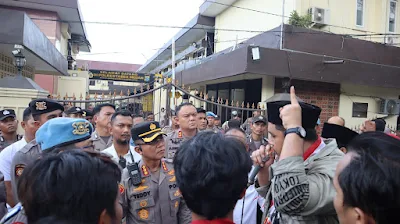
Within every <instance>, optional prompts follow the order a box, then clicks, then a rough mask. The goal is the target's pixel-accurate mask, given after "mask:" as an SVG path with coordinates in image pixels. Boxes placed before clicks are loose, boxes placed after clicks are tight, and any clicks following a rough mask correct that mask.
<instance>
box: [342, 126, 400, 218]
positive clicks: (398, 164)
mask: <svg viewBox="0 0 400 224" xmlns="http://www.w3.org/2000/svg"><path fill="white" fill-rule="evenodd" d="M347 150H348V153H354V156H353V157H352V158H351V161H350V163H349V164H348V165H347V166H346V167H345V168H344V169H343V170H342V172H341V173H340V174H339V176H338V183H339V185H340V188H341V189H342V191H343V204H344V205H345V206H350V207H358V208H360V209H361V210H362V211H363V212H365V213H366V214H367V215H369V216H372V217H373V219H374V220H375V222H376V223H391V222H393V220H399V219H400V214H399V212H398V211H399V209H400V191H399V190H398V189H399V188H400V140H398V139H396V138H394V137H392V136H389V135H387V134H385V133H383V132H367V133H363V134H360V135H358V136H356V137H355V138H354V139H353V140H352V141H351V142H350V144H349V145H348V147H347Z"/></svg>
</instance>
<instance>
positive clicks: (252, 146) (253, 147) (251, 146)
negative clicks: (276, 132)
mask: <svg viewBox="0 0 400 224" xmlns="http://www.w3.org/2000/svg"><path fill="white" fill-rule="evenodd" d="M267 144H268V141H267V140H266V139H265V138H264V137H263V138H261V145H267ZM247 145H248V146H249V153H250V155H251V153H253V152H254V151H256V150H258V148H259V147H257V146H256V143H255V142H254V140H253V138H252V137H251V135H248V136H247Z"/></svg>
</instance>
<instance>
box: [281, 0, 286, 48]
mask: <svg viewBox="0 0 400 224" xmlns="http://www.w3.org/2000/svg"><path fill="white" fill-rule="evenodd" d="M284 24H285V0H282V24H281V44H280V45H281V46H280V49H281V50H283V25H284Z"/></svg>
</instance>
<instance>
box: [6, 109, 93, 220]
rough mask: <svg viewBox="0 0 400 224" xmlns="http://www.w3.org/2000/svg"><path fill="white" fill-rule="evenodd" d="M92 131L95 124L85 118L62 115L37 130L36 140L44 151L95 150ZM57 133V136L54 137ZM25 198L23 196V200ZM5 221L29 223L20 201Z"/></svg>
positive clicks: (19, 172) (20, 170) (20, 172)
mask: <svg viewBox="0 0 400 224" xmlns="http://www.w3.org/2000/svg"><path fill="white" fill-rule="evenodd" d="M92 132H93V126H92V125H91V124H90V123H89V122H88V121H87V120H85V119H81V118H65V117H60V118H55V119H52V120H49V121H47V122H46V123H45V124H43V125H42V126H41V127H40V128H39V130H38V131H37V132H36V142H37V143H38V144H39V145H40V150H41V151H42V152H43V153H57V152H60V151H64V150H69V149H91V150H93V143H92V140H91V134H92ZM56 135H57V138H55V137H54V136H56ZM37 158H39V156H37V157H36V159H37ZM22 171H23V169H21V168H20V169H17V170H16V171H15V172H16V173H18V174H19V175H22ZM71 184H76V183H71ZM13 186H14V185H13ZM20 187H21V186H20ZM23 187H24V186H23ZM49 187H51V186H49ZM23 200H24V199H22V198H21V201H23ZM3 223H8V224H12V223H19V224H25V223H27V218H26V216H25V213H24V209H23V207H22V205H21V203H18V204H17V205H16V206H15V208H14V209H13V210H11V211H10V212H9V213H8V214H7V215H6V216H4V218H3V219H2V220H1V221H0V224H3Z"/></svg>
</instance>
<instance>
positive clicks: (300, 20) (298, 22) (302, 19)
mask: <svg viewBox="0 0 400 224" xmlns="http://www.w3.org/2000/svg"><path fill="white" fill-rule="evenodd" d="M312 23H313V22H312V20H311V14H310V13H307V14H306V15H304V16H300V15H299V13H298V12H297V11H293V12H292V13H290V18H289V24H290V25H292V26H297V27H304V28H309V27H311V25H312Z"/></svg>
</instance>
